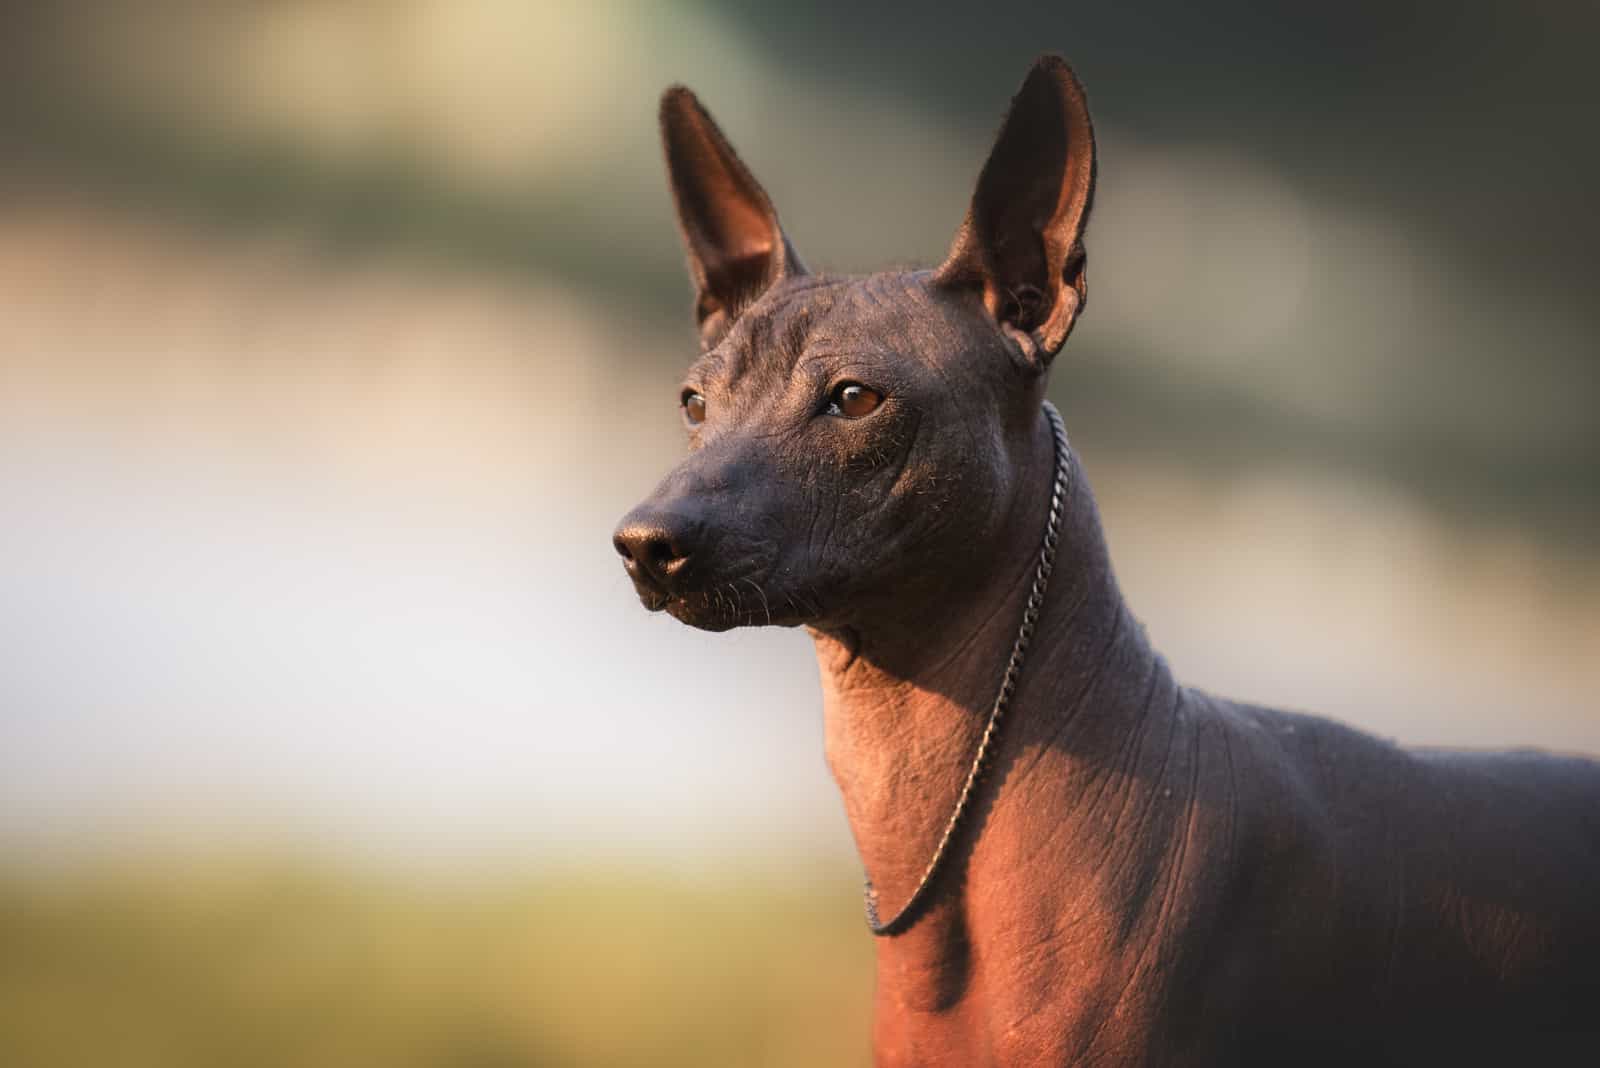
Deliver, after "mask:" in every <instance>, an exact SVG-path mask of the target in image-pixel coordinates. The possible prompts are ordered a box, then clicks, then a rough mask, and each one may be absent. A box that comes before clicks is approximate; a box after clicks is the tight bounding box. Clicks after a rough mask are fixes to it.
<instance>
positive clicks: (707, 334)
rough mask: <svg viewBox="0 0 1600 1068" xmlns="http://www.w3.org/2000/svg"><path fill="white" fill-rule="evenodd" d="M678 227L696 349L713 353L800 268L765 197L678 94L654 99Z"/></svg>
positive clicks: (688, 96) (701, 114)
mask: <svg viewBox="0 0 1600 1068" xmlns="http://www.w3.org/2000/svg"><path fill="white" fill-rule="evenodd" d="M661 140H662V144H663V146H664V147H665V149H666V156H667V173H668V177H669V180H670V182H671V185H672V198H673V201H674V202H675V203H676V205H677V208H678V227H679V229H680V230H681V231H682V233H683V241H684V244H685V245H686V246H687V247H688V252H689V274H690V275H691V277H692V278H693V279H694V284H695V290H696V294H695V318H696V319H697V320H698V322H699V324H700V338H701V342H702V343H703V344H704V345H705V347H706V348H710V347H712V346H713V345H715V344H716V343H717V342H718V341H719V340H720V339H721V338H722V335H724V334H725V333H727V331H728V328H729V327H730V326H732V325H733V322H734V320H735V319H737V318H738V317H739V314H740V312H742V311H743V310H744V308H745V307H746V306H747V305H749V304H750V302H751V301H753V300H755V299H756V298H757V297H759V296H760V295H761V294H762V293H764V292H765V291H766V290H767V288H768V287H769V286H771V285H772V284H773V283H774V282H776V281H778V280H779V279H781V278H787V277H793V276H796V275H800V274H804V273H805V267H804V266H803V265H802V264H801V263H800V258H799V256H797V255H795V251H794V249H793V247H792V246H790V244H789V241H788V239H787V238H786V237H785V236H784V234H783V229H782V227H780V226H779V225H778V213H777V212H776V211H775V210H773V207H772V201H771V200H770V199H769V198H768V197H767V194H766V190H764V189H762V188H761V185H760V183H759V182H757V181H756V180H755V176H754V175H752V174H751V173H750V170H749V168H747V167H746V166H745V165H744V163H743V161H741V160H740V159H739V156H738V154H737V153H735V152H734V150H733V146H732V145H730V144H729V143H728V139H727V138H726V137H724V136H723V135H722V131H721V130H719V129H718V128H717V124H716V123H715V122H713V121H712V119H711V116H710V115H709V114H707V112H706V110H705V108H703V107H701V106H700V101H699V100H698V99H696V98H695V95H694V94H693V93H691V92H690V91H689V90H687V89H685V88H683V87H681V86H677V87H674V88H671V89H668V90H667V91H666V93H664V94H663V95H662V97H661Z"/></svg>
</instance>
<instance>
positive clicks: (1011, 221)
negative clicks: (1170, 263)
mask: <svg viewBox="0 0 1600 1068" xmlns="http://www.w3.org/2000/svg"><path fill="white" fill-rule="evenodd" d="M1094 177H1095V160H1094V127H1093V125H1092V124H1091V122H1090V120H1089V105H1088V102H1087V101H1086V100H1085V99H1084V94H1083V87H1082V86H1081V85H1079V84H1078V79H1077V78H1076V77H1075V76H1074V75H1073V73H1072V69H1071V68H1070V67H1068V66H1067V64H1066V63H1065V61H1063V60H1062V59H1060V58H1059V57H1057V56H1043V57H1041V58H1040V59H1039V60H1038V61H1037V62H1035V63H1034V65H1033V68H1032V69H1031V70H1030V71H1029V72H1028V77H1027V78H1026V79H1025V80H1024V81H1023V83H1022V88H1021V89H1019V90H1018V91H1017V95H1016V97H1015V98H1014V99H1013V100H1012V101H1011V110H1010V111H1009V112H1008V113H1007V114H1006V118H1005V121H1004V122H1003V123H1002V124H1001V126H1000V133H999V136H998V137H997V138H996V139H995V145H994V148H993V149H992V150H991V151H990V153H989V159H988V161H987V162H986V163H985V164H984V165H983V171H982V173H981V174H979V176H978V188H977V190H976V191H975V192H974V193H973V195H972V206H971V207H970V208H969V209H968V211H967V217H966V220H965V221H964V222H963V223H962V224H961V229H960V230H959V231H958V232H957V234H956V239H955V243H954V244H953V245H952V247H951V249H950V255H949V257H948V258H947V259H946V260H945V262H944V264H943V265H942V266H941V267H940V268H939V270H938V273H937V275H936V279H937V281H938V282H939V283H940V284H942V285H946V286H949V287H952V288H976V289H978V290H980V291H981V293H982V296H983V303H984V306H985V307H986V308H987V309H988V311H989V314H990V315H992V316H993V317H994V318H995V321H996V322H997V323H998V324H999V326H1000V328H1001V329H1002V331H1004V332H1005V333H1006V335H1007V336H1008V337H1010V338H1011V339H1012V341H1013V342H1014V343H1015V344H1016V345H1017V346H1018V347H1019V348H1020V349H1021V350H1022V353H1023V355H1024V356H1025V357H1026V358H1027V359H1029V360H1030V361H1033V362H1036V363H1037V364H1038V365H1039V366H1041V367H1042V366H1045V365H1047V364H1048V363H1049V361H1050V359H1051V358H1052V357H1054V356H1055V354H1056V353H1057V352H1058V351H1059V350H1060V348H1061V346H1062V344H1063V343H1064V342H1065V341H1066V340H1067V335H1068V334H1069V333H1070V332H1071V330H1072V326H1073V324H1074V323H1075V322H1076V321H1077V317H1078V313H1079V312H1080V311H1081V310H1082V309H1083V305H1084V302H1085V301H1086V300H1087V298H1088V285H1087V282H1086V280H1085V277H1084V250H1083V228H1084V223H1085V222H1086V221H1087V219H1088V216H1089V208H1090V206H1091V204H1092V203H1093V200H1094Z"/></svg>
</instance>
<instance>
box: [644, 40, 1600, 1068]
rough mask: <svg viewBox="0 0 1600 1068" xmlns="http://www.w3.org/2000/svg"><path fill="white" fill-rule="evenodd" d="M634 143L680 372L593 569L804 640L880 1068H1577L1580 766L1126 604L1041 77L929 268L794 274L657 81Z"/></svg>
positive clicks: (1069, 192) (1065, 202) (1089, 201)
mask: <svg viewBox="0 0 1600 1068" xmlns="http://www.w3.org/2000/svg"><path fill="white" fill-rule="evenodd" d="M661 131H662V137H663V141H664V146H665V154H666V162H667V167H668V172H669V175H670V181H671V188H672V193H673V198H674V201H675V204H676V208H677V214H678V220H679V224H680V228H681V231H682V236H683V239H684V243H685V245H686V247H687V250H688V265H689V273H690V275H691V277H692V279H693V283H694V289H695V304H694V312H695V318H696V321H697V322H698V325H699V335H700V342H701V348H702V351H701V353H700V355H699V358H698V359H697V360H696V361H695V362H694V365H693V366H692V368H691V369H690V371H689V374H688V377H687V378H686V380H685V382H686V384H685V386H684V387H683V392H682V396H681V398H680V399H681V404H682V409H683V418H684V422H685V425H686V428H687V433H688V440H689V453H688V456H687V458H686V459H684V460H683V461H682V462H681V463H680V464H679V465H678V466H677V467H676V468H674V469H673V470H672V471H671V472H670V473H669V474H668V475H667V476H666V478H665V479H664V480H663V481H662V482H661V484H660V485H659V486H658V487H657V488H656V490H655V491H654V492H653V493H652V494H651V495H650V496H649V497H648V498H647V499H646V500H645V501H644V502H643V503H642V504H640V505H639V506H638V507H636V508H635V509H634V510H633V511H631V512H630V513H629V514H628V515H627V516H626V517H625V518H624V519H623V520H622V522H621V524H620V526H619V527H618V528H617V531H616V534H615V538H614V544H615V547H616V549H617V551H618V553H619V554H620V555H621V557H622V560H623V564H624V566H625V568H626V569H627V572H628V574H629V576H630V577H631V578H632V581H633V583H634V585H635V587H636V589H637V592H638V595H639V597H640V599H641V601H642V602H643V603H644V605H645V606H646V607H647V608H650V609H652V610H664V611H666V612H668V613H670V614H671V615H673V616H674V617H676V618H677V619H679V620H681V621H683V622H685V623H688V624H690V625H692V626H696V627H700V628H703V629H706V630H714V631H715V630H724V629H727V628H730V627H735V626H749V625H768V624H771V625H781V626H803V627H805V628H807V629H808V630H809V632H810V634H811V635H812V637H813V638H814V640H815V644H816V651H817V658H818V662H819V665H820V669H821V675H822V692H823V705H824V716H825V737H826V749H827V757H828V762H829V766H830V768H831V770H832V772H833V774H834V777H835V779H836V780H837V782H838V785H839V788H840V790H841V792H842V794H843V797H844V802H845V808H846V812H847V815H848V817H849V821H850V825H851V828H852V832H853V834H854V837H855V841H856V844H857V847H858V849H859V852H860V855H861V858H862V861H863V863H864V865H865V867H866V869H867V872H868V873H869V876H870V881H869V890H868V909H867V912H868V923H869V925H870V926H871V928H872V929H873V931H874V932H875V933H876V934H877V935H878V938H877V987H876V995H875V1005H874V1025H873V1044H874V1051H875V1057H876V1062H877V1063H878V1064H879V1065H884V1066H890V1065H962V1066H975V1065H1068V1064H1072V1065H1078V1064H1095V1065H1134V1064H1140V1065H1148V1064H1182V1065H1269V1064H1270V1065H1283V1064H1317V1063H1341V1064H1344V1063H1356V1064H1393V1065H1401V1064H1404V1065H1417V1064H1451V1065H1454V1064H1464V1063H1466V1064H1478V1063H1515V1064H1541V1063H1563V1064H1570V1063H1577V1062H1578V1060H1579V1059H1580V1058H1585V1057H1586V1058H1587V1059H1588V1060H1589V1061H1590V1062H1592V1059H1593V1058H1595V1057H1596V1056H1600V978H1597V976H1600V764H1596V763H1594V762H1591V761H1588V760H1584V759H1579V758H1575V757H1557V756H1549V755H1544V754H1540V753H1535V752H1530V751H1517V752H1510V753H1504V754H1475V753H1465V752H1449V751H1438V750H1421V749H1405V748H1401V747H1398V746H1395V745H1392V744H1390V743H1388V742H1385V741H1382V740H1379V739H1376V738H1373V737H1370V736H1368V735H1366V734H1363V733H1361V732H1359V731H1356V730H1353V729H1350V728H1348V727H1345V726H1342V725H1340V724H1337V723H1334V722H1331V721H1329V720H1325V719H1318V718H1314V717H1310V716H1305V715H1298V714H1292V713H1287V712H1279V711H1274V710H1270V709H1266V708H1260V707H1255V706H1252V705H1246V704H1239V703H1235V702H1230V701H1226V700H1222V699H1220V698H1217V697H1214V696H1211V695H1209V694H1206V693H1204V692H1202V691H1199V690H1196V689H1191V688H1187V687H1185V686H1182V685H1180V684H1179V683H1178V682H1177V681H1176V680H1175V678H1174V677H1173V673H1172V672H1171V671H1170V670H1169V668H1168V666H1167V664H1166V663H1165V661H1164V660H1163V659H1162V658H1161V657H1160V655H1159V654H1158V653H1157V652H1156V651H1155V650H1154V649H1152V648H1151V646H1150V643H1149V642H1148V640H1147V638H1146V636H1145V632H1144V630H1143V629H1142V628H1141V626H1140V625H1139V624H1138V623H1137V621H1136V620H1135V618H1134V617H1133V615H1132V614H1131V612H1130V610H1129V608H1128V607H1127V605H1126V604H1125V602H1124V600H1123V597H1122V594H1121V593H1120V591H1119V589H1118V586H1117V583H1116V580H1115V577H1114V575H1113V572H1112V568H1111V564H1110V561H1109V558H1108V555H1107V550H1106V545H1105V540H1104V537H1103V535H1102V533H1101V526H1100V521H1099V518H1098V515H1097V512H1096V509H1095V504H1094V498H1093V496H1092V494H1091V492H1090V489H1089V486H1088V483H1087V481H1086V479H1085V477H1084V473H1083V469H1082V467H1081V465H1080V464H1079V463H1078V460H1077V458H1076V457H1075V455H1074V454H1073V453H1072V451H1071V449H1070V447H1068V445H1067V441H1066V436H1065V433H1064V431H1063V430H1062V429H1061V427H1060V425H1059V422H1058V417H1057V416H1056V414H1055V412H1054V409H1053V408H1050V407H1049V406H1048V405H1047V403H1046V402H1045V399H1044V395H1045V383H1046V378H1047V375H1048V372H1049V370H1050V367H1051V363H1052V361H1053V359H1054V358H1055V356H1056V354H1057V353H1058V352H1059V351H1060V350H1061V348H1062V346H1063V344H1064V343H1065V342H1066V340H1067V338H1068V336H1069V335H1070V334H1071V332H1072V328H1073V325H1074V324H1075V323H1076V322H1077V320H1078V317H1079V316H1080V315H1081V314H1082V313H1083V311H1084V308H1085V306H1086V302H1087V298H1088V288H1087V284H1086V274H1085V270H1086V262H1087V259H1086V253H1085V247H1084V243H1083V235H1084V227H1085V224H1086V222H1087V220H1088V218H1089V214H1090V209H1091V208H1092V206H1093V201H1094V189H1095V181H1096V163H1095V139H1094V127H1093V124H1092V122H1091V119H1090V115H1089V109H1088V104H1087V101H1086V98H1085V96H1084V92H1083V89H1082V87H1081V86H1080V84H1079V82H1078V79H1077V78H1076V76H1075V75H1074V74H1073V72H1072V71H1071V69H1070V68H1069V67H1068V66H1067V64H1066V63H1065V62H1064V61H1062V60H1061V59H1059V58H1057V57H1054V56H1046V57H1043V58H1041V59H1040V60H1038V61H1037V62H1036V63H1035V65H1034V66H1033V67H1032V68H1031V70H1030V71H1029V73H1028V75H1027V77H1026V79H1025V81H1024V82H1023V84H1022V87H1021V89H1020V90H1019V91H1018V93H1017V94H1016V96H1015V98H1014V99H1013V101H1012V103H1011V106H1010V110H1009V112H1008V113H1007V115H1006V117H1005V119H1004V122H1003V124H1002V125H1001V128H1000V131H999V134H998V136H997V139H996V142H995V145H994V148H993V150H992V151H991V153H990V155H989V157H988V160H987V162H986V163H985V164H984V166H983V169H982V171H981V173H980V175H979V178H978V182H977V188H976V190H975V191H974V193H973V197H972V201H971V206H970V208H969V210H968V213H967V216H966V218H965V220H964V221H963V222H962V224H961V226H960V227H959V229H958V231H957V233H956V235H955V239H954V242H953V244H952V246H951V250H950V253H949V255H948V257H947V258H946V259H945V261H944V263H943V264H942V265H940V266H939V267H938V268H936V269H934V270H931V271H912V272H897V273H883V274H873V275H869V276H867V277H851V278H845V277H832V276H828V275H816V274H811V273H809V272H808V271H807V270H806V268H805V266H804V264H803V263H802V262H801V259H800V257H799V255H798V254H797V253H796V251H795V249H794V247H793V245H792V244H791V242H790V241H789V240H788V238H787V237H786V236H785V234H784V232H783V229H782V228H781V226H780V225H779V222H778V216H777V213H776V211H775V210H774V208H773V205H772V202H771V200H770V199H769V198H768V196H767V194H766V193H765V192H764V191H763V189H762V188H761V186H760V185H759V184H758V183H757V182H756V180H755V178H754V177H753V176H752V174H751V172H750V171H749V170H748V169H747V168H746V166H745V165H744V163H743V162H741V161H740V159H739V157H738V156H737V155H736V154H735V152H734V150H733V148H732V147H731V146H730V144H729V143H728V141H727V139H726V138H725V137H724V136H723V134H722V132H721V131H720V130H719V129H718V128H717V126H716V124H715V123H714V122H713V121H712V119H711V117H710V116H709V114H708V113H707V112H706V111H705V110H704V108H702V107H701V105H700V103H699V102H698V100H697V99H696V98H695V97H694V95H693V94H692V93H690V92H689V91H688V90H687V89H683V88H681V87H676V88H672V89H669V90H668V91H667V92H666V93H665V95H664V96H663V98H662V101H661Z"/></svg>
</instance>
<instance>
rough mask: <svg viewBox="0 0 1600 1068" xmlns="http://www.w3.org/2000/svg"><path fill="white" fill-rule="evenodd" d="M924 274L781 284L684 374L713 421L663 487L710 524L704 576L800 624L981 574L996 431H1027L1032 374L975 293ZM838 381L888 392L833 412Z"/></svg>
mask: <svg viewBox="0 0 1600 1068" xmlns="http://www.w3.org/2000/svg"><path fill="white" fill-rule="evenodd" d="M930 281H931V274H930V272H913V273H887V274H876V275H870V276H867V277H863V278H832V277H825V276H823V277H816V276H804V277H801V278H797V279H792V280H786V281H783V282H780V283H779V284H777V285H775V286H773V287H772V288H771V289H769V290H768V291H767V292H766V293H765V294H764V295H762V297H761V298H760V299H759V300H757V301H756V302H755V303H753V304H752V305H751V306H750V307H749V308H748V309H746V310H745V311H744V312H743V314H742V315H741V316H740V317H739V318H738V319H737V321H736V322H735V323H734V324H733V326H732V328H731V329H730V330H729V331H728V333H727V335H726V336H725V337H724V338H723V339H722V340H721V341H720V342H719V343H718V344H717V345H715V347H713V348H712V349H711V350H710V351H709V352H707V353H705V354H704V355H702V356H701V357H700V358H699V359H698V360H696V361H695V363H694V364H693V366H692V367H691V368H690V370H689V372H688V374H687V376H686V377H685V379H684V383H685V387H686V388H687V389H690V390H693V391H695V392H697V393H700V394H701V395H702V396H704V397H705V399H706V412H707V414H706V418H705V421H704V422H703V423H702V424H701V425H700V426H699V427H698V428H691V430H690V442H689V444H690V449H691V452H690V455H689V457H688V458H687V459H685V460H684V461H683V463H682V464H681V465H680V466H679V468H678V469H677V470H676V471H674V472H673V474H672V475H671V476H669V478H668V480H667V483H666V484H664V485H663V490H665V491H667V492H669V493H673V494H675V495H676V494H682V495H686V496H688V497H691V498H693V500H694V504H693V507H694V508H695V510H696V511H697V512H699V513H700V514H702V515H704V516H705V519H706V523H707V524H708V526H710V527H713V528H715V532H716V537H715V538H714V539H713V542H714V548H713V551H712V553H711V559H710V560H708V561H706V564H707V571H706V574H705V581H706V582H707V583H708V584H715V583H718V582H721V583H726V584H728V585H730V586H731V587H733V588H735V589H737V588H738V587H739V585H740V583H741V582H745V583H749V582H754V583H755V584H756V585H758V586H760V587H761V589H762V592H763V593H764V594H765V595H766V599H767V603H768V604H769V605H770V604H773V603H778V602H780V601H784V602H793V605H794V607H795V608H796V609H797V615H799V616H810V617H812V618H810V619H807V620H805V621H817V620H823V621H828V620H839V621H846V620H848V618H849V617H850V616H851V615H852V614H853V611H854V610H856V609H860V608H862V607H864V606H865V604H866V603H867V602H870V601H871V600H873V599H874V598H877V597H891V596H892V597H895V598H897V599H899V600H901V601H905V600H907V599H908V597H909V596H910V595H912V594H914V593H915V592H916V591H918V590H921V591H923V592H925V593H927V594H928V595H930V596H932V595H936V594H937V593H938V592H939V590H940V589H941V588H949V587H952V586H955V585H959V584H960V583H961V582H962V581H963V580H964V579H966V578H968V577H969V576H971V575H972V574H973V573H975V571H976V570H977V565H978V563H979V558H980V557H981V556H982V555H983V554H984V552H985V551H986V549H988V548H990V547H991V543H992V542H993V541H994V539H995V537H996V536H997V531H998V529H999V527H1000V525H1001V523H1002V521H1003V519H1004V513H1005V509H1006V506H1007V504H1008V502H1009V500H1010V498H1011V495H1012V492H1013V486H1012V485H1011V477H1012V476H1011V472H1012V469H1013V465H1012V464H1011V463H1010V462H1009V458H1008V453H1009V452H1010V450H1011V447H1012V445H1013V443H1012V442H1008V440H1007V438H1008V435H1009V434H1011V433H1015V434H1017V435H1018V436H1021V437H1025V435H1026V428H1027V427H1028V425H1029V420H1028V418H1027V415H1028V413H1029V410H1030V409H1029V408H1028V404H1029V403H1030V401H1031V403H1032V404H1033V409H1034V410H1035V411H1036V409H1037V403H1038V401H1037V391H1036V389H1035V388H1032V387H1033V386H1034V385H1036V383H1037V376H1035V375H1031V374H1028V373H1026V372H1025V371H1024V369H1023V368H1021V367H1020V366H1019V365H1018V364H1017V362H1016V361H1015V360H1014V359H1012V358H1010V356H1009V355H1008V352H1007V349H1006V347H1005V345H1004V342H1003V340H1002V338H1001V336H1000V334H999V333H998V331H997V330H996V329H995V328H994V326H993V325H992V324H991V323H990V322H989V321H988V320H986V319H984V318H983V316H982V315H981V314H980V311H981V309H980V308H979V306H978V303H977V301H976V299H975V298H964V297H963V296H961V295H959V294H952V293H949V292H948V291H945V290H941V289H939V288H937V287H935V286H932V285H931V284H930ZM841 382H858V383H861V384H862V385H865V386H868V387H870V388H871V389H873V390H875V391H877V392H878V393H880V394H881V395H882V396H883V398H884V399H883V403H882V404H881V405H880V407H879V408H878V409H877V410H876V411H874V412H873V413H871V414H870V415H868V416H866V417H864V418H860V419H845V418H840V417H839V416H837V415H829V414H827V405H828V400H829V396H830V394H831V392H832V391H833V390H834V389H835V388H836V387H837V386H838V384H840V383H841ZM669 487H670V488H669ZM685 506H686V507H688V506H689V505H688V504H687V503H686V505H685ZM730 596H732V593H731V591H730ZM780 614H784V613H780ZM795 621H800V620H799V619H796V620H795Z"/></svg>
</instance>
